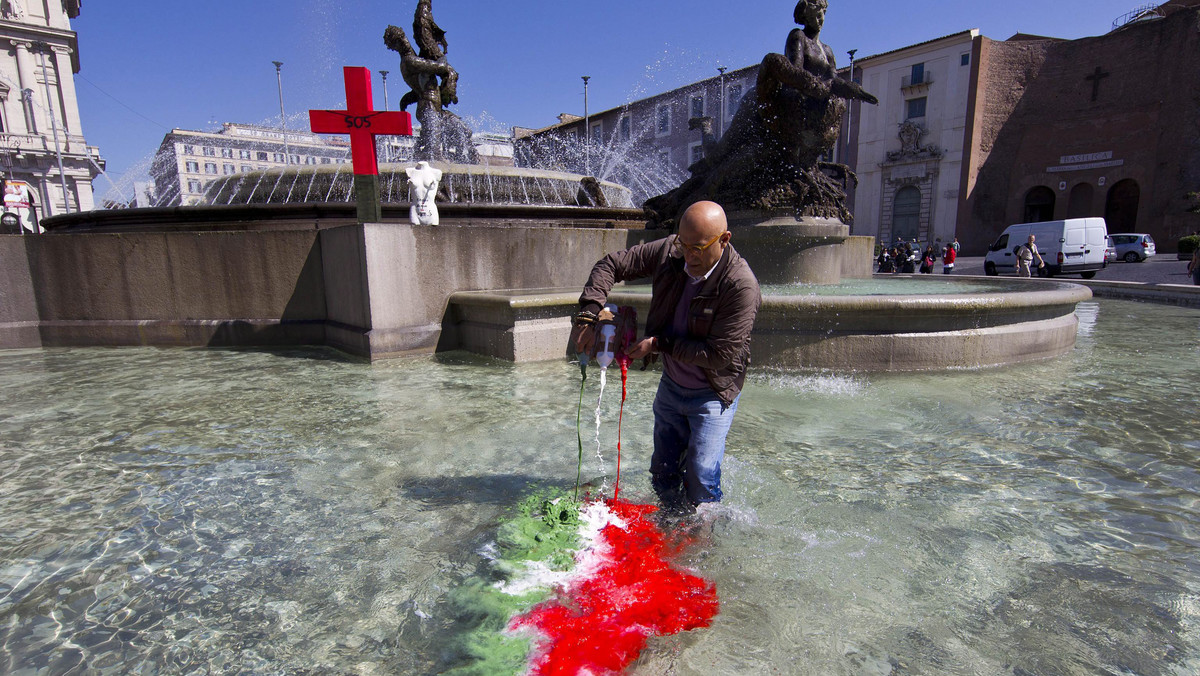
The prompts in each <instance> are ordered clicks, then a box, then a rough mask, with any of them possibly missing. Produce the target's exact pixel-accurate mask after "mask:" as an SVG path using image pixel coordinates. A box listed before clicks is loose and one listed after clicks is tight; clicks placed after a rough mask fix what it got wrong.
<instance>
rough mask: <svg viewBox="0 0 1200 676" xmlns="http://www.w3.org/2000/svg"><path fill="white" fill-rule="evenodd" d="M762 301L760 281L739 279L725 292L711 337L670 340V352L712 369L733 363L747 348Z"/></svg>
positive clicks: (716, 314) (715, 317) (718, 306)
mask: <svg viewBox="0 0 1200 676" xmlns="http://www.w3.org/2000/svg"><path fill="white" fill-rule="evenodd" d="M761 304H762V295H761V293H760V292H759V289H758V285H757V284H755V283H754V282H753V281H750V280H741V281H739V282H737V283H736V284H735V285H734V286H733V287H732V288H731V289H729V290H728V291H727V292H725V293H723V294H722V296H721V299H720V301H719V302H718V304H717V309H716V312H715V313H714V316H713V325H712V328H710V329H709V333H708V337H707V338H704V339H694V338H677V339H675V340H673V341H670V352H669V354H670V355H671V356H672V357H674V358H676V359H678V360H679V361H682V362H686V363H688V364H695V365H696V366H699V367H701V368H705V369H709V370H712V371H716V370H719V369H723V368H725V367H727V366H729V365H730V364H732V363H733V360H734V359H737V358H738V356H739V355H741V354H742V353H743V352H744V351H745V349H746V344H747V343H749V341H750V331H751V330H752V329H753V328H754V318H755V317H756V316H757V315H758V308H759V306H760V305H761Z"/></svg>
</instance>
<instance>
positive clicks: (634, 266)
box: [571, 237, 671, 353]
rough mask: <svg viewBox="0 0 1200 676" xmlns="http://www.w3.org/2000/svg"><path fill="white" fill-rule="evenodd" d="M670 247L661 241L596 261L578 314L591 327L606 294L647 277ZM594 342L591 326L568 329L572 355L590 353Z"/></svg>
mask: <svg viewBox="0 0 1200 676" xmlns="http://www.w3.org/2000/svg"><path fill="white" fill-rule="evenodd" d="M670 243H671V239H670V238H669V237H665V238H663V239H660V240H656V241H653V242H646V243H645V244H638V245H636V246H632V247H630V248H628V249H625V250H624V251H618V252H616V253H611V254H609V255H607V256H605V257H604V258H601V259H600V260H599V261H596V264H595V265H594V266H592V272H591V274H590V275H588V281H587V284H586V285H585V286H584V287H583V293H582V294H580V296H579V310H580V314H581V315H587V313H591V316H592V319H593V323H594V319H595V318H596V316H597V315H599V313H600V308H601V307H603V306H604V304H605V303H606V302H607V301H608V294H609V292H611V291H612V288H613V286H614V285H615V284H616V283H617V282H621V281H625V280H627V279H639V278H641V277H649V276H651V275H652V274H653V273H654V270H655V269H656V268H657V267H658V264H659V261H661V260H662V259H663V256H664V251H663V250H664V248H665V247H668V246H670ZM594 340H595V331H593V330H592V325H591V324H584V323H579V322H576V323H575V326H574V327H573V328H572V329H571V344H572V345H574V346H575V351H576V352H579V353H588V352H591V350H592V342H593V341H594Z"/></svg>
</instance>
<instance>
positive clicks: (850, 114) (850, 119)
mask: <svg viewBox="0 0 1200 676" xmlns="http://www.w3.org/2000/svg"><path fill="white" fill-rule="evenodd" d="M846 53H847V54H849V55H850V81H851V82H854V55H855V54H857V53H858V50H857V49H851V50H849V51H848V52H846ZM853 125H854V102H853V101H851V102H850V105H848V106H846V129H845V134H846V156H845V157H843V158H842V164H845V165H846V166H850V128H851V127H852V126H853Z"/></svg>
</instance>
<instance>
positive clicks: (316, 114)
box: [308, 66, 412, 174]
mask: <svg viewBox="0 0 1200 676" xmlns="http://www.w3.org/2000/svg"><path fill="white" fill-rule="evenodd" d="M343 72H344V73H345V77H346V108H347V110H310V111H308V120H309V125H310V127H311V129H312V130H313V131H314V132H316V133H318V134H349V135H350V154H351V156H352V157H353V158H354V173H355V174H378V173H379V163H378V160H377V159H376V157H375V137H376V136H380V135H387V136H412V116H410V115H409V114H408V113H406V112H389V111H382V110H379V111H377V110H371V71H369V70H367V69H366V68H361V67H355V66H346V67H345V68H344V69H343Z"/></svg>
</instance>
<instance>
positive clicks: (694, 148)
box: [688, 142, 704, 164]
mask: <svg viewBox="0 0 1200 676" xmlns="http://www.w3.org/2000/svg"><path fill="white" fill-rule="evenodd" d="M702 159H704V145H703V144H702V143H699V142H697V143H693V144H691V145H689V146H688V163H689V164H695V163H697V162H699V161H700V160H702Z"/></svg>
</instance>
